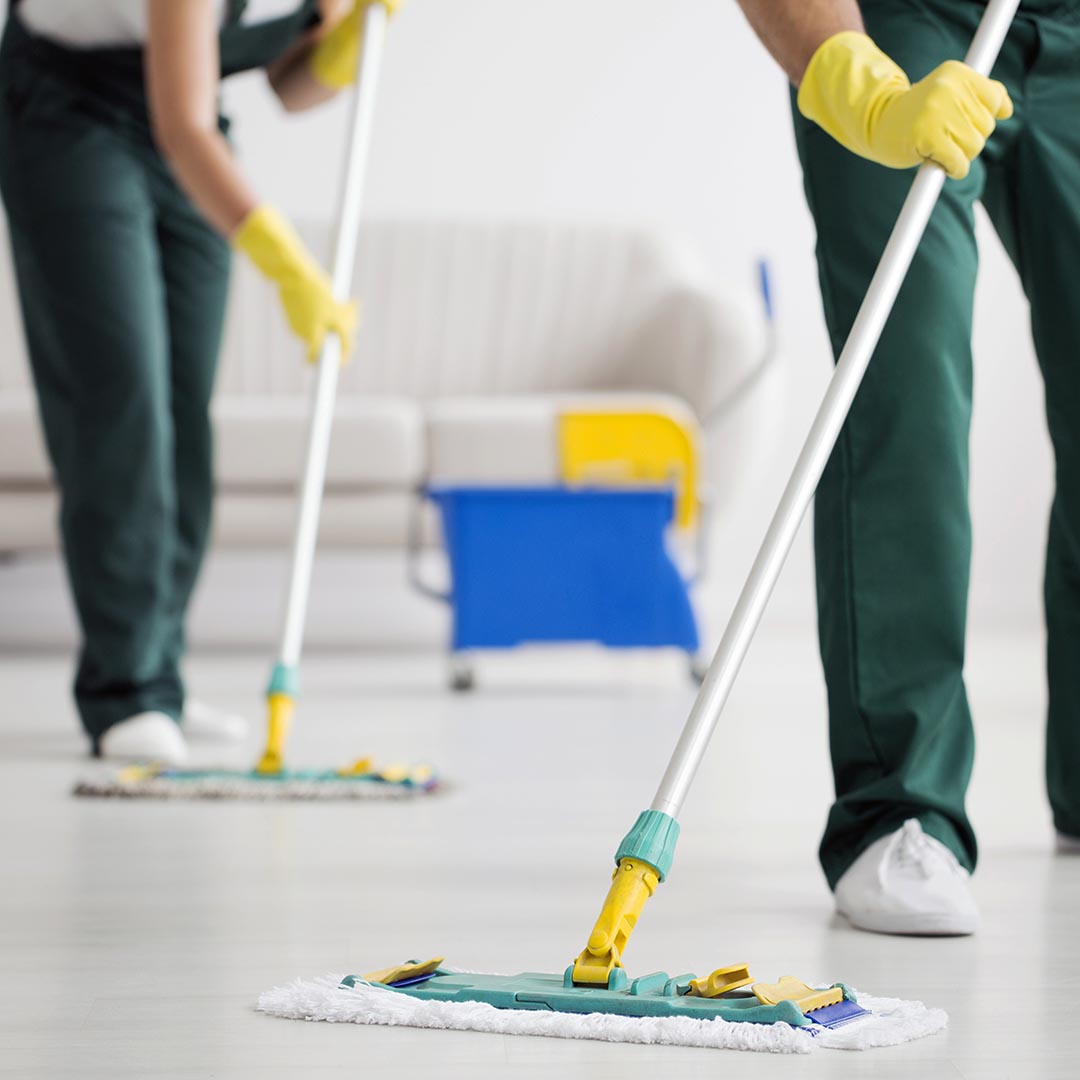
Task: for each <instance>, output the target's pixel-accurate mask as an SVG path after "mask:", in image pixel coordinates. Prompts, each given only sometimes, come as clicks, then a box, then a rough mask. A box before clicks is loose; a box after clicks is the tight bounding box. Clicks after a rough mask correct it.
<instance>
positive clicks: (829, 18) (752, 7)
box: [738, 0, 863, 86]
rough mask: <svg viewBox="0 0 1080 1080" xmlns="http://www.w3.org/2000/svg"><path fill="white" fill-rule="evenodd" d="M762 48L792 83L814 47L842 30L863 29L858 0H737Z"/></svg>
mask: <svg viewBox="0 0 1080 1080" xmlns="http://www.w3.org/2000/svg"><path fill="white" fill-rule="evenodd" d="M738 2H739V7H741V8H742V9H743V13H744V14H745V15H746V18H747V20H748V21H749V23H750V25H751V26H752V27H753V28H754V31H755V32H756V33H757V36H758V37H759V38H761V41H762V43H763V44H764V46H765V48H767V49H768V50H769V52H770V53H772V55H773V58H774V59H775V60H776V62H777V63H778V64H779V65H780V66H781V67H782V68H783V69H784V71H785V72H786V74H787V77H788V78H789V79H790V80H791V81H792V83H793V84H794V85H795V86H798V85H799V83H800V82H802V77H803V72H804V71H805V70H806V65H807V64H809V63H810V57H812V56H813V55H814V53H815V51H816V50H817V47H818V46H819V45H820V44H821V43H822V42H823V41H825V39H826V38H830V37H832V36H833V34H839V33H840V32H841V31H843V30H862V29H863V21H862V12H861V11H860V10H859V4H858V0H738Z"/></svg>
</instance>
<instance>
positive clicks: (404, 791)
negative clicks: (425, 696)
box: [75, 0, 437, 799]
mask: <svg viewBox="0 0 1080 1080" xmlns="http://www.w3.org/2000/svg"><path fill="white" fill-rule="evenodd" d="M392 10H393V4H392V2H391V0H371V2H370V3H369V4H368V6H367V10H366V11H365V23H364V37H363V48H362V50H361V56H360V58H359V70H358V72H357V80H356V90H355V92H354V95H353V102H352V114H351V118H350V121H349V142H348V150H347V153H346V156H345V168H344V173H343V175H342V180H341V190H340V192H339V194H338V217H337V222H338V226H337V237H336V241H335V246H334V258H333V274H332V280H333V289H334V295H335V296H337V297H338V298H339V299H345V298H347V297H348V296H349V295H350V293H351V290H352V276H353V267H354V265H355V261H356V248H357V242H358V238H359V229H360V211H361V207H362V205H363V192H364V176H365V173H366V168H367V159H368V152H369V149H370V145H371V128H372V120H373V117H374V111H375V91H376V87H377V85H378V78H379V66H380V61H381V58H382V48H383V41H384V39H385V34H386V24H387V20H388V17H389V14H390V13H391V12H392ZM342 359H343V357H342V342H341V339H340V338H339V337H338V336H337V334H328V335H327V336H326V340H325V341H324V343H323V347H322V351H321V353H320V354H319V360H318V374H317V377H316V382H315V389H314V396H313V403H312V411H311V419H310V422H309V427H308V439H307V452H306V457H305V461H304V473H303V479H302V482H301V487H300V505H299V510H298V513H297V522H296V531H295V534H294V538H293V549H292V567H291V571H290V576H289V588H288V595H287V599H286V603H285V620H284V627H283V629H282V634H281V646H280V650H279V652H278V659H277V663H276V664H275V665H274V668H273V672H272V674H271V677H270V685H269V688H268V690H267V702H268V713H269V718H268V724H267V739H266V748H265V750H264V752H263V755H262V757H261V759H260V760H259V762H258V763H257V764H256V766H255V767H254V768H253V769H250V770H248V771H231V770H227V769H203V770H197V769H166V768H162V767H159V766H156V765H153V764H147V765H133V766H129V767H127V768H124V769H120V770H119V771H115V770H111V771H109V772H107V773H103V774H101V775H97V776H91V777H87V778H85V779H84V780H82V781H81V782H80V783H79V784H78V785H77V786H76V788H75V794H77V795H108V796H130V797H141V798H177V797H179V798H199V799H206V798H255V799H282V798H285V799H359V798H372V797H382V798H401V797H407V796H411V795H417V794H421V793H425V792H430V791H433V790H435V788H436V787H437V779H436V777H435V774H434V773H433V771H432V770H431V769H430V768H429V767H428V766H426V765H418V766H401V765H395V766H391V767H387V768H379V767H378V766H376V765H375V764H374V762H372V761H371V760H370V759H369V758H362V759H360V760H359V761H356V762H354V763H353V764H351V765H349V766H348V767H347V768H343V769H337V770H334V769H326V770H321V769H287V768H286V767H285V759H284V754H285V741H286V736H287V734H288V729H289V726H290V723H291V720H292V714H293V710H294V704H295V698H296V694H297V692H298V689H299V663H300V648H301V644H302V640H303V634H304V621H305V616H306V612H307V602H308V594H309V592H310V586H311V569H312V563H313V561H314V556H315V544H316V537H317V533H318V526H319V512H320V509H321V504H322V496H323V487H324V482H325V477H326V462H327V455H328V453H329V449H330V429H331V425H332V423H333V415H334V398H335V394H336V391H337V381H338V372H339V369H340V367H341V363H342Z"/></svg>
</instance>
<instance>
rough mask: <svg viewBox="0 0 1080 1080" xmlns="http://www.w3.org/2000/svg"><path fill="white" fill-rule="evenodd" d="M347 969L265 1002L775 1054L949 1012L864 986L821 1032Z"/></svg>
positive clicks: (297, 1011) (914, 1027) (896, 1039)
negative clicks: (509, 998) (455, 994)
mask: <svg viewBox="0 0 1080 1080" xmlns="http://www.w3.org/2000/svg"><path fill="white" fill-rule="evenodd" d="M342 978H344V976H343V975H326V976H323V977H322V978H318V979H298V980H297V981H296V982H294V983H291V984H290V985H289V986H279V987H276V988H275V989H273V990H268V991H266V993H264V994H262V995H261V996H260V997H259V1004H258V1009H259V1011H260V1012H264V1013H268V1014H269V1015H271V1016H280V1017H284V1018H285V1019H289V1020H326V1021H328V1022H329V1023H336V1024H385V1025H387V1026H390V1027H420V1028H444V1029H450V1030H453V1031H483V1032H493V1033H497V1034H502V1035H546V1036H549V1037H551V1038H556V1039H597V1040H600V1041H601V1042H623V1043H656V1044H660V1045H666V1046H699V1047H709V1048H713V1049H717V1050H757V1051H762V1052H766V1053H773V1054H809V1053H811V1052H812V1051H814V1050H815V1049H818V1048H822V1047H828V1048H830V1049H836V1050H868V1049H870V1048H871V1047H874V1046H894V1045H896V1044H897V1043H903V1042H910V1041H911V1040H912V1039H919V1038H922V1037H923V1036H924V1035H933V1034H934V1033H935V1032H938V1031H941V1030H943V1029H944V1027H945V1026H946V1024H947V1023H948V1017H947V1016H946V1015H945V1013H944V1012H943V1011H942V1010H941V1009H928V1008H927V1007H926V1006H925V1005H923V1004H922V1002H919V1001H899V1000H897V999H894V998H875V997H870V996H869V995H867V994H859V995H858V997H859V1004H860V1005H862V1006H863V1008H865V1009H869V1010H870V1011H871V1013H872V1014H873V1015H872V1016H870V1017H868V1018H866V1019H865V1020H861V1021H859V1022H858V1023H853V1024H850V1025H848V1026H847V1027H846V1028H840V1029H838V1030H836V1031H827V1030H823V1031H821V1032H820V1033H819V1034H818V1035H816V1036H811V1035H809V1034H807V1032H806V1030H805V1029H802V1030H800V1029H796V1028H793V1027H790V1026H789V1025H788V1024H745V1023H738V1024H735V1023H728V1022H727V1021H725V1020H693V1019H690V1018H689V1017H685V1016H673V1017H646V1018H634V1017H626V1016H611V1015H605V1014H601V1013H591V1014H589V1015H585V1016H582V1015H579V1014H576V1013H559V1012H546V1011H544V1012H540V1011H535V1012H534V1011H525V1010H522V1011H517V1010H514V1009H496V1008H494V1007H493V1006H491V1005H485V1004H483V1003H481V1002H471V1001H470V1002H452V1001H422V1000H419V999H417V998H412V997H409V996H408V995H407V994H400V993H397V992H395V991H393V990H386V989H383V988H382V987H378V986H371V985H368V984H360V985H357V986H353V987H342V986H341V985H340V983H341V980H342Z"/></svg>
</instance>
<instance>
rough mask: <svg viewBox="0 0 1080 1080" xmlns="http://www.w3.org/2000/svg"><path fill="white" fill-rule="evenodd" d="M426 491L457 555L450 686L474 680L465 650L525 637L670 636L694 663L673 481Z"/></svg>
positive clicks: (629, 643) (619, 642)
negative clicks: (674, 538) (675, 532)
mask: <svg viewBox="0 0 1080 1080" xmlns="http://www.w3.org/2000/svg"><path fill="white" fill-rule="evenodd" d="M427 495H428V497H429V498H430V499H431V500H432V501H433V502H434V503H435V505H436V506H437V507H438V510H439V513H440V518H441V523H442V532H443V538H444V542H445V545H446V552H447V555H448V558H449V564H450V577H451V588H450V591H449V593H448V594H446V595H445V597H444V598H445V599H447V600H448V601H449V602H450V605H451V609H452V613H453V630H452V639H451V648H452V650H453V657H454V664H453V685H454V686H455V688H457V689H467V688H469V687H471V686H472V683H473V676H472V669H471V665H470V664H469V663H468V656H467V654H468V653H470V652H472V651H473V650H478V649H508V648H514V647H516V646H519V645H524V644H528V643H530V642H599V643H600V644H603V645H606V646H609V647H612V648H641V647H673V648H677V649H682V650H683V651H685V652H686V653H687V654H688V655H689V656H690V658H691V664H692V670H694V667H693V661H694V657H695V656H696V653H697V649H698V631H697V623H696V621H695V618H694V612H693V608H692V606H691V603H690V596H689V583H688V582H687V581H686V580H685V579H684V578H683V576H682V574H681V573H680V571H679V569H678V567H677V566H676V565H675V563H674V561H673V560H672V558H671V555H670V553H669V551H668V548H667V545H666V542H665V541H666V535H667V532H668V528H669V526H670V525H671V523H672V518H673V516H674V513H675V495H674V492H673V490H672V489H671V488H670V487H634V488H627V487H619V488H602V489H601V488H579V487H566V486H554V487H528V488H519V487H477V486H462V487H458V486H454V487H433V488H430V489H429V490H428V491H427ZM414 550H415V548H414ZM414 567H415V564H414ZM414 581H416V582H417V583H418V584H419V578H418V575H416V574H415V573H414ZM421 587H422V588H424V590H425V591H426V592H429V593H430V592H432V591H433V590H431V589H429V588H427V587H425V586H423V585H421Z"/></svg>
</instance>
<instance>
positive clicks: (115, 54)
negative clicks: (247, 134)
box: [0, 0, 396, 763]
mask: <svg viewBox="0 0 1080 1080" xmlns="http://www.w3.org/2000/svg"><path fill="white" fill-rule="evenodd" d="M371 3H382V4H384V6H386V7H387V8H388V9H389V10H392V9H393V8H394V7H395V6H396V0H251V2H248V0H95V2H94V3H87V2H86V0H14V3H13V4H12V9H11V12H10V16H9V19H8V22H7V26H6V28H5V31H4V35H3V42H2V44H0V193H2V195H3V200H4V206H5V209H6V211H7V218H8V226H9V232H10V238H11V249H12V255H13V259H14V265H15V272H16V278H17V282H18V289H19V298H20V302H21V307H22V314H23V322H24V325H25V331H26V338H27V344H28V347H29V354H30V360H31V365H32V368H33V376H34V383H35V387H36V391H37V397H38V403H39V407H40V414H41V420H42V423H43V427H44V432H45V437H46V442H47V446H48V450H49V454H50V457H51V460H52V464H53V469H54V472H55V475H56V479H57V482H58V485H59V488H60V495H61V511H60V533H61V538H62V543H63V551H64V558H65V561H66V565H67V571H68V577H69V580H70V584H71V590H72V593H73V596H74V600H75V605H76V609H77V612H78V616H79V622H80V626H81V629H82V647H81V652H80V657H79V662H78V671H77V674H76V680H75V699H76V704H77V706H78V711H79V714H80V716H81V719H82V723H83V726H84V728H85V730H86V733H87V735H88V737H89V740H90V744H91V747H92V749H93V751H94V752H95V753H97V754H100V755H102V756H106V757H111V758H136V759H151V760H157V761H162V762H167V763H177V762H180V761H182V760H183V759H184V757H185V754H186V744H185V738H184V732H185V730H186V731H190V732H192V733H194V729H201V730H203V731H209V732H211V733H217V734H222V733H227V732H230V731H232V732H233V733H235V728H236V724H235V721H231V720H230V718H228V717H225V716H223V715H221V714H220V713H218V712H216V711H215V710H213V709H209V708H207V707H205V706H203V707H201V708H200V707H197V706H195V705H194V703H192V702H191V701H189V700H188V699H187V697H186V695H185V691H184V685H183V681H182V678H181V671H180V665H181V660H182V657H183V653H184V620H185V615H186V611H187V606H188V601H189V599H190V597H191V594H192V589H193V588H194V585H195V582H196V580H197V577H198V573H199V568H200V566H201V564H202V559H203V553H204V551H205V549H206V543H207V537H208V534H209V529H210V520H211V508H212V501H213V474H212V446H211V428H210V420H209V414H208V407H209V402H210V397H211V393H212V390H213V381H214V372H215V368H216V365H217V356H218V350H219V345H220V338H221V329H222V320H223V315H224V310H225V300H226V293H227V288H228V277H229V263H230V247H235V248H236V249H238V250H239V251H241V252H243V253H244V254H245V255H247V256H248V257H249V258H250V259H252V260H253V262H254V263H255V265H256V266H257V267H258V268H259V269H260V270H261V271H262V272H263V273H264V274H265V275H266V276H267V277H268V278H269V279H270V280H271V281H272V282H273V283H274V284H275V285H276V287H277V291H278V295H279V298H280V302H281V305H282V307H283V309H284V312H285V315H286V316H287V319H288V322H289V324H290V326H291V327H292V329H293V331H294V332H295V333H296V334H297V335H298V337H299V338H301V339H302V341H303V343H304V345H305V347H306V349H307V351H308V354H309V355H311V356H314V355H315V353H316V352H317V351H318V349H319V346H320V344H321V342H322V339H323V337H324V335H325V334H327V333H330V332H333V333H338V334H340V335H342V336H343V337H344V338H345V339H346V343H347V340H348V338H349V337H350V335H351V333H352V330H353V326H354V321H355V312H354V309H353V307H352V305H347V304H340V303H338V302H336V301H335V300H334V298H333V296H332V295H331V289H330V283H329V281H328V279H327V277H326V275H325V274H324V273H323V272H322V270H320V268H319V267H318V265H317V264H316V262H315V260H314V259H313V258H312V256H311V255H310V254H309V253H308V252H307V251H306V250H305V248H304V246H303V244H302V243H301V241H300V239H299V238H298V236H297V235H296V233H295V232H294V231H293V229H292V228H291V227H290V225H289V224H288V223H287V222H286V221H285V219H284V218H283V217H282V216H281V215H280V214H279V213H277V212H276V211H275V210H274V209H273V208H272V207H270V206H267V205H265V204H264V203H263V202H262V200H260V198H259V197H258V195H257V194H256V192H255V190H254V189H253V187H252V186H251V185H250V184H249V182H248V180H247V178H246V177H245V175H244V173H243V172H242V170H241V168H240V167H239V165H238V164H237V161H236V159H235V158H234V156H233V153H232V150H231V148H230V145H229V142H228V141H227V138H226V135H225V133H224V132H225V124H224V121H223V120H222V119H221V117H220V116H219V111H218V97H219V86H220V82H221V80H222V79H223V78H225V77H227V76H230V75H233V74H235V73H237V72H241V71H247V70H251V69H256V68H261V69H264V70H265V71H266V73H267V75H268V77H269V81H270V84H271V86H272V87H273V89H274V90H275V92H276V93H277V95H278V97H279V98H280V99H281V101H282V102H283V103H284V105H285V106H286V108H288V109H302V108H307V107H309V106H311V105H316V104H318V103H320V102H322V101H325V100H326V99H327V98H329V97H331V96H332V95H333V94H334V93H335V92H336V91H337V90H339V89H341V88H342V87H344V86H346V85H347V84H348V83H349V82H350V81H351V80H352V79H353V78H354V76H355V72H356V63H357V57H358V55H359V45H360V36H361V33H362V27H363V18H364V14H365V9H366V8H367V7H368V6H369V4H371Z"/></svg>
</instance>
